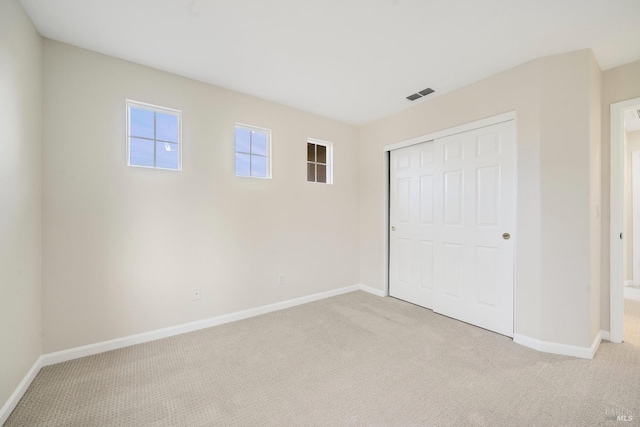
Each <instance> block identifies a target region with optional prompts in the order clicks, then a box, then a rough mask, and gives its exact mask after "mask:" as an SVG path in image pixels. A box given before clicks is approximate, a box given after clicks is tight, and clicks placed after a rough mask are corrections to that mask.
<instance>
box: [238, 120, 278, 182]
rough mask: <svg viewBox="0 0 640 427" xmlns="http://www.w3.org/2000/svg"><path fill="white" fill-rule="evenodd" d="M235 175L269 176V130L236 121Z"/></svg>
mask: <svg viewBox="0 0 640 427" xmlns="http://www.w3.org/2000/svg"><path fill="white" fill-rule="evenodd" d="M236 176H246V177H252V178H271V131H270V130H269V129H262V128H258V127H254V126H247V125H241V124H238V123H236Z"/></svg>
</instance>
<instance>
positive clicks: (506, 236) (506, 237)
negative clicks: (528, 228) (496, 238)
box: [502, 233, 511, 240]
mask: <svg viewBox="0 0 640 427" xmlns="http://www.w3.org/2000/svg"><path fill="white" fill-rule="evenodd" d="M502 238H503V239H504V240H509V239H510V238H511V234H509V233H504V234H503V235H502Z"/></svg>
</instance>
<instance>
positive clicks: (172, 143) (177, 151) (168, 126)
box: [127, 101, 182, 170]
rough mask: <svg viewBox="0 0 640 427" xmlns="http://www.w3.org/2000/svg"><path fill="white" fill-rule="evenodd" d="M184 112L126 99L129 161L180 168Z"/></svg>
mask: <svg viewBox="0 0 640 427" xmlns="http://www.w3.org/2000/svg"><path fill="white" fill-rule="evenodd" d="M181 126H182V113H181V112H180V111H178V110H172V109H170V108H164V107H158V106H155V105H150V104H145V103H142V102H136V101H127V164H128V165H129V166H138V167H145V168H155V169H170V170H180V169H181V162H182V159H181V152H182V149H181V148H182V147H181V145H180V137H181V134H182V132H181Z"/></svg>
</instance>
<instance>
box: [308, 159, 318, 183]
mask: <svg viewBox="0 0 640 427" xmlns="http://www.w3.org/2000/svg"><path fill="white" fill-rule="evenodd" d="M307 181H309V182H316V164H315V163H307Z"/></svg>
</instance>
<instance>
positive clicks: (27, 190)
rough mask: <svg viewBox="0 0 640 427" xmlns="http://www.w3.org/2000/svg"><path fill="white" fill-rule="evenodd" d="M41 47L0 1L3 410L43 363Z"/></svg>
mask: <svg viewBox="0 0 640 427" xmlns="http://www.w3.org/2000/svg"><path fill="white" fill-rule="evenodd" d="M41 81H42V42H41V39H40V36H39V35H38V33H37V32H36V30H35V28H34V27H33V25H32V24H31V21H30V20H29V18H28V17H27V15H26V14H25V13H24V11H23V10H22V7H21V6H20V5H19V3H18V1H17V0H3V1H0V146H1V147H2V155H0V182H2V185H1V186H0V407H2V405H4V403H5V402H6V401H7V399H8V398H9V396H10V395H11V393H13V391H14V390H15V389H16V387H17V386H18V384H19V383H20V381H21V380H22V379H23V378H24V376H25V375H26V374H27V372H28V371H29V369H30V368H31V366H33V364H34V362H35V361H36V359H37V358H38V356H40V289H41V288H40V262H41V253H40V240H41V226H40V224H41V217H40V201H41V185H40V148H41V134H40V130H41V129H40V125H41Z"/></svg>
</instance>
